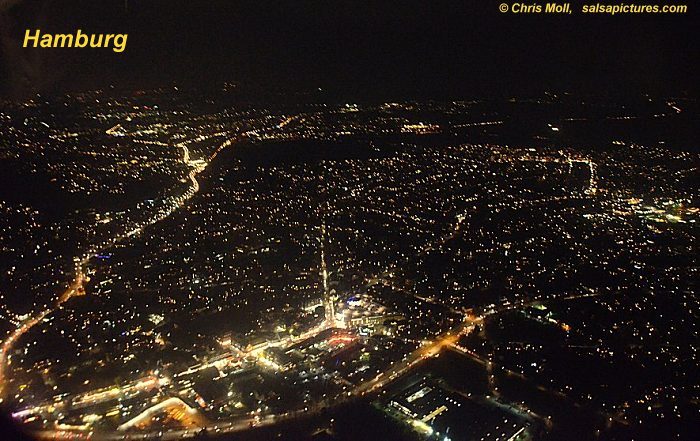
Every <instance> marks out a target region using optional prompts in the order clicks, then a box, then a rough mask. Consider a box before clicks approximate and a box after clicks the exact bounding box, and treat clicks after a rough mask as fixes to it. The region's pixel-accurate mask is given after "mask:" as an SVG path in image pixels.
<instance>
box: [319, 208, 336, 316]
mask: <svg viewBox="0 0 700 441" xmlns="http://www.w3.org/2000/svg"><path fill="white" fill-rule="evenodd" d="M320 241H321V245H320V248H321V279H322V280H323V308H324V309H325V312H326V326H328V327H333V326H335V299H334V298H333V295H332V294H331V291H330V287H329V286H328V268H327V267H326V250H325V243H326V220H325V219H324V220H323V223H322V224H321V238H320Z"/></svg>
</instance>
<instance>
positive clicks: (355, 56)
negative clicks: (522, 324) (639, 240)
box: [0, 0, 700, 98]
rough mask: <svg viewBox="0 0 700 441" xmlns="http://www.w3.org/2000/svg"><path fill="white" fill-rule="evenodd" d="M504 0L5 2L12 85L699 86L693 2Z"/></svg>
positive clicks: (465, 92)
mask: <svg viewBox="0 0 700 441" xmlns="http://www.w3.org/2000/svg"><path fill="white" fill-rule="evenodd" d="M635 1H636V0H635ZM653 1H656V2H657V3H659V4H662V3H664V2H668V1H670V0H650V2H653ZM498 3H499V2H498V1H494V0H471V1H468V0H451V1H444V0H431V1H413V0H402V1H390V0H381V1H379V0H376V1H344V0H324V1H309V0H293V1H292V0H290V1H281V0H277V1H266V0H255V1H239V0H227V1H217V0H209V1H196V0H186V1H180V0H129V7H128V11H127V10H125V4H124V0H119V1H110V0H99V1H97V0H92V1H70V0H62V1H57V0H56V1H45V0H35V1H12V0H10V1H8V0H0V5H2V6H0V29H1V31H0V32H2V40H3V42H2V45H1V46H0V50H1V51H2V52H1V57H2V64H1V70H0V79H1V80H2V81H0V84H2V86H1V91H2V93H3V94H4V95H6V96H17V97H19V96H23V95H27V94H30V93H34V92H37V91H42V92H46V91H62V90H88V89H93V88H104V87H107V86H109V85H112V84H113V85H115V86H117V87H120V88H129V89H136V88H149V87H157V86H164V85H170V84H172V83H173V82H176V83H178V84H185V85H190V84H191V85H195V86H207V85H214V84H220V83H221V82H222V81H235V82H240V83H242V84H246V83H254V84H256V85H258V86H263V87H264V86H265V85H272V86H274V87H278V88H282V89H285V88H289V89H290V90H291V89H307V88H316V87H322V88H325V89H329V90H333V91H336V92H339V93H341V94H343V95H346V96H348V97H352V96H358V97H360V96H362V97H372V96H386V97H391V96H394V97H417V98H418V97H435V98H442V97H454V98H456V97H469V96H483V95H486V94H516V95H517V94H524V93H537V92H541V91H543V90H554V91H574V92H576V91H586V92H596V91H600V92H603V93H610V92H612V93H617V92H624V93H640V92H641V93H645V92H649V93H683V92H685V93H690V94H691V95H692V94H694V93H695V92H696V88H697V82H698V81H697V77H698V76H697V71H696V66H695V65H696V64H697V61H698V53H699V52H700V51H699V50H698V49H699V47H698V44H697V40H698V39H697V38H696V37H697V35H696V31H697V23H698V21H697V14H696V13H694V12H693V8H694V6H696V5H695V4H694V3H693V2H688V4H689V8H690V10H691V12H690V13H688V14H686V15H675V16H674V15H644V16H640V15H635V16H622V15H621V16H614V17H609V16H600V15H597V16H587V15H582V14H580V13H579V14H575V15H573V16H556V15H539V16H536V15H529V16H528V15H513V14H501V13H500V12H498ZM579 4H580V1H578V0H576V1H574V2H573V3H572V6H574V7H575V8H576V7H577V5H579ZM27 28H30V29H36V28H40V29H41V30H42V31H44V32H63V33H74V32H75V30H76V29H78V28H80V29H82V30H83V31H84V32H88V33H100V32H104V33H128V34H129V38H128V44H127V48H126V50H125V52H123V53H114V52H112V51H111V49H24V48H21V40H22V38H23V36H24V31H25V29H27Z"/></svg>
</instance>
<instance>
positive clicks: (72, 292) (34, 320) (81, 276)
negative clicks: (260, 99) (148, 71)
mask: <svg viewBox="0 0 700 441" xmlns="http://www.w3.org/2000/svg"><path fill="white" fill-rule="evenodd" d="M115 127H116V126H115ZM112 129H114V127H113V128H112ZM112 129H110V130H112ZM249 133H251V131H249V132H245V133H243V134H241V135H239V136H236V137H233V138H230V139H228V140H226V141H225V142H224V143H222V144H221V145H220V146H219V147H218V148H217V149H216V150H215V151H214V153H213V154H212V155H211V156H210V157H209V160H208V161H207V162H202V161H192V160H191V158H190V152H189V149H188V148H187V142H188V141H185V142H181V143H178V144H176V145H175V146H176V147H178V148H181V149H182V162H183V163H184V164H185V165H187V166H188V167H192V170H190V172H189V173H188V175H187V177H188V179H189V180H190V182H191V185H190V187H189V188H188V189H187V190H186V191H185V193H183V194H182V195H180V196H177V197H171V198H169V199H170V201H171V202H170V204H168V206H167V208H166V209H165V210H163V211H159V212H158V214H157V215H156V216H153V217H150V218H148V219H147V220H146V221H145V222H141V223H138V224H137V225H135V226H134V227H133V228H131V227H127V228H128V229H129V231H128V232H126V233H122V234H120V235H117V236H114V237H112V238H111V239H109V240H107V241H105V242H103V243H101V244H99V245H98V246H96V247H93V248H91V249H90V250H89V251H88V252H87V253H86V254H85V255H84V256H82V257H79V258H76V259H75V261H76V269H75V276H74V277H73V280H72V281H71V283H70V285H69V287H68V289H66V290H65V291H64V292H63V293H62V294H61V295H60V296H59V297H58V299H57V300H56V302H55V304H54V305H53V307H51V308H47V309H45V310H43V311H41V312H39V313H37V314H36V315H34V316H33V317H31V318H29V319H27V320H25V321H24V322H22V323H21V324H20V325H19V326H18V327H17V328H15V329H14V330H13V331H12V332H11V333H10V335H9V336H8V337H7V338H6V339H5V340H4V341H3V342H2V345H0V403H2V402H3V400H4V398H5V394H6V392H7V390H6V385H7V367H8V366H9V365H10V364H11V363H12V360H11V356H10V352H11V351H12V348H13V347H14V346H15V344H16V343H17V341H18V340H19V339H20V337H22V335H24V334H26V333H27V332H28V331H29V330H30V329H31V328H33V327H34V326H36V325H37V324H38V323H40V322H41V321H43V320H44V319H45V318H46V317H47V316H49V315H50V314H52V313H53V312H54V311H56V310H57V309H58V308H60V307H61V306H62V305H63V304H64V303H65V302H67V301H68V300H70V299H71V298H72V297H74V296H77V295H84V294H85V288H84V283H85V282H86V281H87V280H88V278H87V276H86V275H85V266H86V265H87V264H88V263H89V262H90V260H91V259H92V258H93V256H95V255H96V254H99V253H103V252H105V251H106V250H108V249H109V248H111V247H112V246H114V245H115V244H117V243H119V242H121V241H123V240H124V239H127V238H130V237H132V236H135V235H138V234H141V233H142V232H143V230H144V229H145V228H146V227H148V226H151V225H153V224H155V223H158V222H160V221H162V220H164V219H166V218H168V217H169V216H170V215H172V214H173V213H174V212H175V211H177V210H178V209H179V208H181V207H182V206H184V205H185V203H186V202H187V201H188V200H189V199H191V198H192V197H193V196H194V195H195V194H196V193H197V192H199V189H200V186H199V182H198V181H197V175H198V174H199V173H201V172H203V171H204V170H205V169H206V168H207V166H208V165H209V164H210V163H211V161H212V160H213V159H214V158H215V157H216V156H217V155H218V154H219V152H221V151H222V150H223V149H225V148H227V147H229V146H231V145H233V144H235V143H236V142H237V141H239V140H240V139H241V138H242V137H245V136H246V135H248V134H249ZM200 138H201V137H200ZM204 139H206V138H204ZM201 140H202V139H199V138H198V139H195V140H194V141H201ZM189 142H192V141H189ZM166 201H167V199H166Z"/></svg>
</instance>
